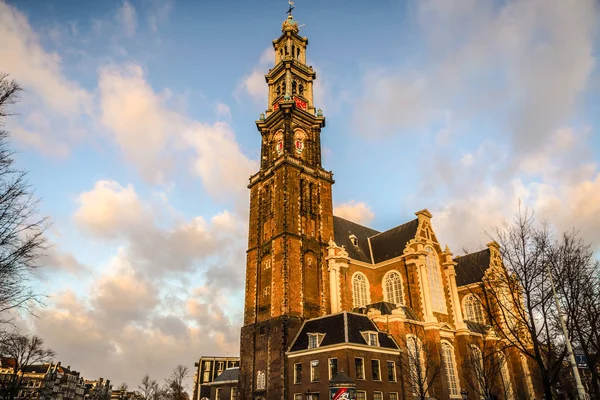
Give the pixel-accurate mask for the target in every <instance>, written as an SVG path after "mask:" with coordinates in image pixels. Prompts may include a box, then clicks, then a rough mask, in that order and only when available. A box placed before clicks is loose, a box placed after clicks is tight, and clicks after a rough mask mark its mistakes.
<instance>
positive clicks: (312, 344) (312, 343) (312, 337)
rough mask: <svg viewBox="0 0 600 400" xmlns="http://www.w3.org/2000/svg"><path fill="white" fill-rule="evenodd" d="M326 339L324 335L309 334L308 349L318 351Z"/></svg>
mask: <svg viewBox="0 0 600 400" xmlns="http://www.w3.org/2000/svg"><path fill="white" fill-rule="evenodd" d="M324 337H325V335H324V334H322V333H308V348H309V349H316V348H317V347H319V346H320V345H321V342H322V341H323V338H324Z"/></svg>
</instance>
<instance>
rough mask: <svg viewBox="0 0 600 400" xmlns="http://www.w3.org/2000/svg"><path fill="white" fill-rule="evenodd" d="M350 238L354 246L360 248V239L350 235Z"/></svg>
mask: <svg viewBox="0 0 600 400" xmlns="http://www.w3.org/2000/svg"><path fill="white" fill-rule="evenodd" d="M349 238H350V241H351V242H352V244H353V245H354V246H358V238H357V237H356V236H354V235H350V236H349Z"/></svg>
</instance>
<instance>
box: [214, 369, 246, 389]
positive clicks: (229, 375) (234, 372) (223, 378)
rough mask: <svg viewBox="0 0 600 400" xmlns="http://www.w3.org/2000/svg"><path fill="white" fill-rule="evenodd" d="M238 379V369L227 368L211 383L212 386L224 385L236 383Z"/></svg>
mask: <svg viewBox="0 0 600 400" xmlns="http://www.w3.org/2000/svg"><path fill="white" fill-rule="evenodd" d="M239 379H240V368H239V367H235V368H227V369H226V370H225V371H223V372H221V375H219V376H217V378H216V379H215V380H214V381H212V382H211V384H212V385H219V384H220V385H224V384H226V383H230V382H238V381H239Z"/></svg>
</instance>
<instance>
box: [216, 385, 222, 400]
mask: <svg viewBox="0 0 600 400" xmlns="http://www.w3.org/2000/svg"><path fill="white" fill-rule="evenodd" d="M215 399H216V400H221V388H217V391H216V393H215Z"/></svg>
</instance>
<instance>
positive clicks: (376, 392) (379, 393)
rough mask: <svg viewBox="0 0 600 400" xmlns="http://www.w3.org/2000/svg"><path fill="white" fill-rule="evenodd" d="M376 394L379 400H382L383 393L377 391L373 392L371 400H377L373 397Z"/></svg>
mask: <svg viewBox="0 0 600 400" xmlns="http://www.w3.org/2000/svg"><path fill="white" fill-rule="evenodd" d="M377 394H378V395H380V396H381V397H380V400H383V392H381V391H379V390H376V391H373V400H377V399H376V398H375V396H376V395H377Z"/></svg>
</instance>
